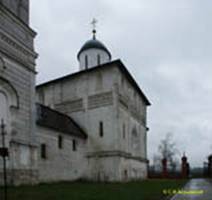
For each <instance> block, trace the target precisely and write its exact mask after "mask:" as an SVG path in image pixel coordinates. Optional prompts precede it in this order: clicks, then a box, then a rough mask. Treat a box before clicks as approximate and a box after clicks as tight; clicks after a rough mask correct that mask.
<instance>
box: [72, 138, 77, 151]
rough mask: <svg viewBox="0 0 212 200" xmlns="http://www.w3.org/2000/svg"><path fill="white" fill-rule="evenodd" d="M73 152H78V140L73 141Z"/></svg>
mask: <svg viewBox="0 0 212 200" xmlns="http://www.w3.org/2000/svg"><path fill="white" fill-rule="evenodd" d="M72 150H73V151H76V150H77V142H76V140H72Z"/></svg>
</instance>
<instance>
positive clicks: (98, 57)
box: [97, 54, 101, 65]
mask: <svg viewBox="0 0 212 200" xmlns="http://www.w3.org/2000/svg"><path fill="white" fill-rule="evenodd" d="M100 64H101V58H100V55H99V54H98V55H97V65H100Z"/></svg>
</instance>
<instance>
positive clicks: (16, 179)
mask: <svg viewBox="0 0 212 200" xmlns="http://www.w3.org/2000/svg"><path fill="white" fill-rule="evenodd" d="M7 184H8V185H15V186H18V185H25V184H26V185H34V184H38V170H27V169H20V170H9V171H7ZM0 185H3V172H2V171H0Z"/></svg>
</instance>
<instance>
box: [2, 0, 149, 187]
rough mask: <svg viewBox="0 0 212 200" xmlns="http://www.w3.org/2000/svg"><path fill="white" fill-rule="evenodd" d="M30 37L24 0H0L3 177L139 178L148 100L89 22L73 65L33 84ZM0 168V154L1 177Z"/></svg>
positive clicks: (144, 160)
mask: <svg viewBox="0 0 212 200" xmlns="http://www.w3.org/2000/svg"><path fill="white" fill-rule="evenodd" d="M35 36H36V33H35V31H34V30H32V29H31V28H30V26H29V0H1V1H0V118H1V120H2V121H3V123H4V124H5V133H6V135H5V139H6V140H5V145H6V148H7V149H8V151H9V155H8V157H7V159H6V161H7V171H8V182H9V183H10V184H15V185H18V184H22V183H25V184H28V183H29V184H33V183H39V182H54V181H73V180H78V179H85V180H91V181H108V182H112V181H128V180H138V179H145V178H146V177H147V162H148V160H147V125H146V118H147V116H146V114H147V106H149V105H150V102H149V101H148V99H147V97H146V96H145V95H144V93H143V92H142V90H141V88H140V87H139V85H138V84H137V83H136V81H135V80H134V78H133V77H132V75H131V74H130V73H129V72H128V70H127V68H126V67H125V65H124V64H123V63H122V62H121V60H112V55H111V52H110V51H109V50H108V49H107V47H106V46H105V45H104V44H103V43H102V42H100V41H99V40H98V39H97V38H96V31H95V29H94V30H93V35H92V39H90V40H88V41H87V42H86V43H85V44H84V45H83V46H82V48H81V49H80V50H79V52H78V55H77V59H78V61H79V71H78V72H75V73H72V74H68V75H66V76H64V77H61V78H58V79H55V80H50V81H48V82H46V83H43V84H41V85H37V86H36V83H35V76H36V64H35V61H36V58H37V56H38V54H37V53H36V52H35V50H34V38H35ZM1 140H2V137H0V147H1V144H2V141H1ZM2 168H3V164H2V158H0V182H2V179H3V178H2V176H3V175H2V171H3V170H2Z"/></svg>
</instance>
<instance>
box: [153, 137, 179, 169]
mask: <svg viewBox="0 0 212 200" xmlns="http://www.w3.org/2000/svg"><path fill="white" fill-rule="evenodd" d="M178 153H179V151H178V149H177V147H176V143H175V142H174V140H173V134H172V133H167V134H166V136H165V138H164V139H162V140H161V142H160V144H159V146H158V154H159V155H158V156H157V157H158V158H159V159H160V160H162V159H164V158H166V159H167V162H168V165H169V167H170V168H171V169H172V170H173V171H175V170H176V167H177V165H178V162H177V158H176V156H177V154H178Z"/></svg>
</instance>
